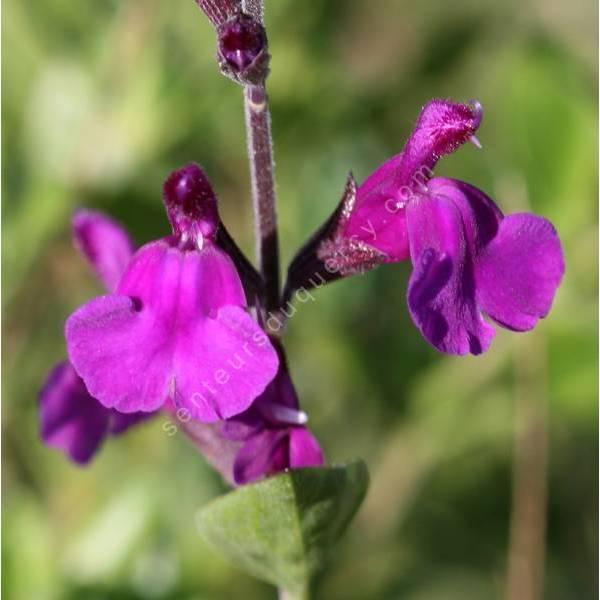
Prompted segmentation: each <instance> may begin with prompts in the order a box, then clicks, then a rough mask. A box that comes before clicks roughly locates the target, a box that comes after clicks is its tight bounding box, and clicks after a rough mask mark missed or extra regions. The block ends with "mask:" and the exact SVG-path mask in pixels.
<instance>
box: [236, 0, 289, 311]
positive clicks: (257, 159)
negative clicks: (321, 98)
mask: <svg viewBox="0 0 600 600" xmlns="http://www.w3.org/2000/svg"><path fill="white" fill-rule="evenodd" d="M242 10H243V11H244V12H245V13H246V14H248V15H249V16H251V17H252V18H253V19H255V20H256V21H257V22H258V23H261V24H262V22H263V1H262V0H245V1H244V2H242ZM266 76H267V73H265V79H266ZM244 111H245V115H246V137H247V140H248V159H249V162H250V180H251V184H252V206H253V210H254V227H255V241H256V255H257V260H258V264H259V270H260V273H261V275H262V276H263V279H264V285H265V298H264V301H265V308H266V309H267V310H275V309H276V308H277V307H278V305H279V293H280V292H279V241H278V235H277V210H276V198H275V172H274V161H273V138H272V135H271V113H270V110H269V98H268V96H267V90H266V85H265V81H264V80H263V81H262V82H261V83H258V84H253V83H245V84H244Z"/></svg>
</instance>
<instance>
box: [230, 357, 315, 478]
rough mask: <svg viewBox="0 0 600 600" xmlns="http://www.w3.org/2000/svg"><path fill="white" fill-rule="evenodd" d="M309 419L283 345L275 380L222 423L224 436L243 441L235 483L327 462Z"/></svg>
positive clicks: (234, 472) (237, 457)
mask: <svg viewBox="0 0 600 600" xmlns="http://www.w3.org/2000/svg"><path fill="white" fill-rule="evenodd" d="M307 420H308V417H307V415H306V413H304V412H302V411H301V410H300V404H299V402H298V396H297V394H296V390H295V389H294V384H293V383H292V380H291V378H290V375H289V372H288V369H287V365H286V361H285V358H284V356H283V349H281V348H280V363H279V371H278V373H277V376H276V377H275V379H274V380H273V381H272V382H271V383H270V384H269V386H268V387H267V389H266V390H265V391H264V393H263V394H262V395H261V396H259V397H258V398H257V399H256V401H255V402H254V404H253V405H252V406H251V407H250V408H249V409H248V410H247V411H245V412H244V413H242V414H241V415H238V416H237V417H234V418H232V419H230V420H228V421H226V422H225V423H223V426H222V429H221V435H222V436H223V437H224V438H225V439H229V440H232V441H238V442H242V443H243V445H242V447H241V448H240V450H239V452H238V454H237V456H236V458H235V462H234V464H233V477H234V480H235V483H237V484H238V485H241V484H245V483H250V482H252V481H256V480H258V479H262V478H263V477H266V476H268V475H273V474H275V473H278V472H280V471H284V470H285V469H300V468H303V467H318V466H322V465H324V464H325V458H324V456H323V451H322V450H321V447H320V446H319V442H318V441H317V440H316V438H315V437H314V436H313V434H312V433H311V432H310V431H309V430H308V428H307V427H306V422H307Z"/></svg>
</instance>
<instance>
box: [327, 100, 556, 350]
mask: <svg viewBox="0 0 600 600" xmlns="http://www.w3.org/2000/svg"><path fill="white" fill-rule="evenodd" d="M481 117H482V110H481V106H480V105H479V104H477V103H474V104H473V105H472V106H470V105H466V104H453V103H451V102H448V101H444V100H433V101H432V102H430V103H429V104H427V106H425V108H424V109H423V111H422V113H421V116H420V117H419V120H418V121H417V124H416V127H415V129H414V131H413V133H412V135H411V136H410V138H409V140H408V142H407V143H406V146H405V147H404V150H403V152H402V153H401V154H399V155H397V156H395V157H393V158H392V159H390V160H389V161H388V162H386V163H385V164H383V165H382V166H381V167H380V168H379V169H377V170H376V171H375V172H374V173H373V174H372V175H371V176H370V177H369V178H368V179H367V180H366V181H365V182H364V183H363V184H362V185H361V186H360V187H359V188H358V190H356V192H355V194H354V195H352V197H351V198H350V200H347V201H346V209H347V210H346V214H342V218H341V220H340V223H339V226H338V229H337V231H336V233H335V237H334V239H333V240H327V242H326V243H324V244H323V245H322V246H321V255H320V256H321V258H322V259H323V260H326V259H327V258H328V257H329V256H334V255H335V250H336V248H337V250H338V252H339V251H340V248H341V249H342V250H343V249H344V248H347V247H352V248H362V249H363V250H362V251H363V252H364V251H365V250H364V249H365V248H367V249H369V248H370V249H372V251H373V254H374V255H375V257H376V261H375V262H378V263H385V262H395V261H399V260H404V259H406V258H409V257H410V259H411V261H412V264H413V273H412V276H411V278H410V282H409V286H408V305H409V310H410V313H411V316H412V318H413V321H414V322H415V324H416V325H417V327H418V328H419V329H420V330H421V333H422V334H423V336H424V337H425V339H426V340H427V341H428V342H429V343H431V344H432V345H433V346H435V347H436V348H437V349H438V350H441V351H442V352H448V353H450V354H466V353H468V352H471V353H472V354H479V353H481V352H485V351H486V350H487V349H488V347H489V345H490V343H491V341H492V338H493V336H494V334H495V329H494V328H493V327H492V326H491V325H490V324H488V323H487V322H486V321H485V320H484V319H483V316H482V313H486V314H487V315H488V316H489V317H491V318H492V319H493V320H494V321H495V322H496V323H498V324H499V325H501V326H502V327H506V328H508V329H511V330H513V331H527V330H530V329H532V328H533V327H535V325H536V323H537V321H538V320H539V319H541V318H543V317H545V316H546V315H547V314H548V312H549V311H550V308H551V306H552V301H553V299H554V295H555V292H556V290H557V288H558V286H559V285H560V282H561V280H562V276H563V273H564V268H565V266H564V259H563V252H562V248H561V244H560V240H559V238H558V235H557V233H556V230H555V229H554V227H553V226H552V224H551V223H550V222H549V221H547V220H546V219H544V218H542V217H539V216H536V215H534V214H530V213H519V214H514V215H509V216H506V217H505V216H504V215H503V214H502V212H501V211H500V209H499V208H498V207H497V206H496V205H495V204H494V202H493V201H492V200H491V199H490V198H488V197H487V196H486V195H485V194H484V193H483V192H482V191H480V190H478V189H477V188H475V187H473V186H471V185H469V184H467V183H463V182H461V181H457V180H454V179H445V178H435V179H431V177H432V176H433V172H432V169H433V167H434V166H435V164H436V162H437V160H438V159H439V158H440V157H441V156H443V155H444V154H448V153H450V152H453V151H454V150H456V149H457V148H458V147H459V146H460V145H461V144H463V143H464V142H466V141H468V140H471V141H473V142H474V143H475V144H476V145H479V142H478V141H477V139H476V138H475V137H474V134H475V131H476V130H477V128H478V126H479V123H480V121H481ZM351 245H352V246H351ZM373 254H372V255H371V261H373ZM342 274H344V273H342Z"/></svg>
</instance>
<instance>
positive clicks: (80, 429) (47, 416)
mask: <svg viewBox="0 0 600 600" xmlns="http://www.w3.org/2000/svg"><path fill="white" fill-rule="evenodd" d="M109 422H110V411H109V410H107V409H106V408H104V407H103V406H102V405H101V404H100V403H99V402H98V401H97V400H95V399H94V398H92V397H91V396H90V394H89V393H88V391H87V389H86V387H85V384H84V383H83V381H82V380H81V378H80V377H79V376H78V375H77V373H76V372H75V369H73V367H72V366H71V365H70V364H69V363H68V362H66V361H65V362H62V363H60V364H58V365H57V366H56V367H55V368H54V369H53V370H52V371H51V373H50V374H49V375H48V378H47V380H46V383H45V385H44V387H43V389H42V391H41V393H40V425H41V427H40V429H41V436H42V439H43V440H44V443H46V444H47V445H48V446H52V447H53V448H58V449H59V450H62V451H63V452H64V453H65V454H67V455H68V456H69V457H70V458H71V460H73V461H74V462H76V463H79V464H85V463H87V462H89V461H90V460H91V458H92V457H93V456H94V454H95V453H96V452H97V451H98V449H99V448H100V446H101V445H102V442H103V441H104V438H105V437H106V435H107V434H108V427H109Z"/></svg>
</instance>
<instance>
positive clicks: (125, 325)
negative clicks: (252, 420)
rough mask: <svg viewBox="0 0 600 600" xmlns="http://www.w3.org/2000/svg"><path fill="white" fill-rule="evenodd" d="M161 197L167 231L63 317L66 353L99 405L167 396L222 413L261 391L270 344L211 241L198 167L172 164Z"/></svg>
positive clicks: (149, 404) (216, 416)
mask: <svg viewBox="0 0 600 600" xmlns="http://www.w3.org/2000/svg"><path fill="white" fill-rule="evenodd" d="M164 200H165V205H166V209H167V213H168V216H169V219H170V221H171V225H172V228H173V235H172V236H169V237H165V238H162V239H159V240H157V241H155V242H151V243H149V244H147V245H145V246H143V247H142V248H140V249H139V250H138V251H137V252H136V253H135V254H134V256H133V258H132V259H131V261H130V263H129V265H128V266H127V269H126V271H125V273H124V274H123V276H122V277H121V279H120V280H119V283H118V285H117V287H116V289H115V291H114V293H111V294H108V295H106V296H101V297H99V298H95V299H94V300H92V301H90V302H88V303H87V304H85V305H84V306H82V307H81V308H79V309H78V310H77V311H75V313H73V314H72V315H71V316H70V317H69V319H68V320H67V324H66V338H67V347H68V351H69V358H70V360H71V362H72V364H73V366H74V367H75V370H76V371H77V373H78V374H79V375H80V376H81V377H82V378H83V380H84V382H85V385H86V387H87V389H88V390H89V392H90V393H91V394H92V396H94V398H97V399H98V400H99V401H100V402H101V403H102V404H103V405H104V406H105V407H107V408H116V409H117V410H118V411H120V412H124V413H131V412H136V411H144V412H149V411H153V410H156V409H159V408H161V407H162V406H163V405H164V404H165V402H166V401H167V400H168V399H171V400H172V401H173V402H174V403H175V404H176V405H177V407H180V408H183V409H185V410H187V411H188V412H189V414H190V415H191V417H192V418H194V419H198V420H200V421H203V422H213V421H217V420H222V419H226V418H229V417H232V416H234V415H236V414H239V413H241V412H243V411H244V410H246V409H247V408H248V407H249V406H250V404H251V403H252V401H253V400H254V399H255V398H256V397H257V396H259V395H260V394H261V393H262V392H263V391H264V389H265V387H266V386H267V385H268V383H269V382H270V381H271V380H272V379H273V377H274V376H275V374H276V372H277V366H278V358H277V353H276V352H275V350H274V349H273V347H272V346H271V343H270V342H269V339H268V338H267V336H266V334H265V333H264V332H263V330H262V329H261V328H260V327H259V326H258V324H257V323H256V322H255V321H254V319H253V318H252V317H251V316H250V315H249V314H248V312H247V310H246V297H245V294H244V290H243V287H242V283H241V281H240V277H239V275H238V273H237V271H236V268H235V266H234V264H233V262H232V260H231V258H229V256H228V255H227V254H226V253H225V252H224V251H223V250H221V249H220V248H219V247H218V246H217V244H216V243H215V238H216V233H217V228H218V225H219V217H218V213H217V207H216V198H215V195H214V192H213V190H212V187H211V186H210V183H209V182H208V180H207V178H206V176H205V175H204V173H203V172H202V170H201V169H200V168H199V167H198V166H197V165H193V164H192V165H188V166H186V167H184V168H183V169H180V170H179V171H176V172H175V173H173V174H172V175H171V176H170V177H169V179H168V180H167V182H166V183H165V187H164Z"/></svg>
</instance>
